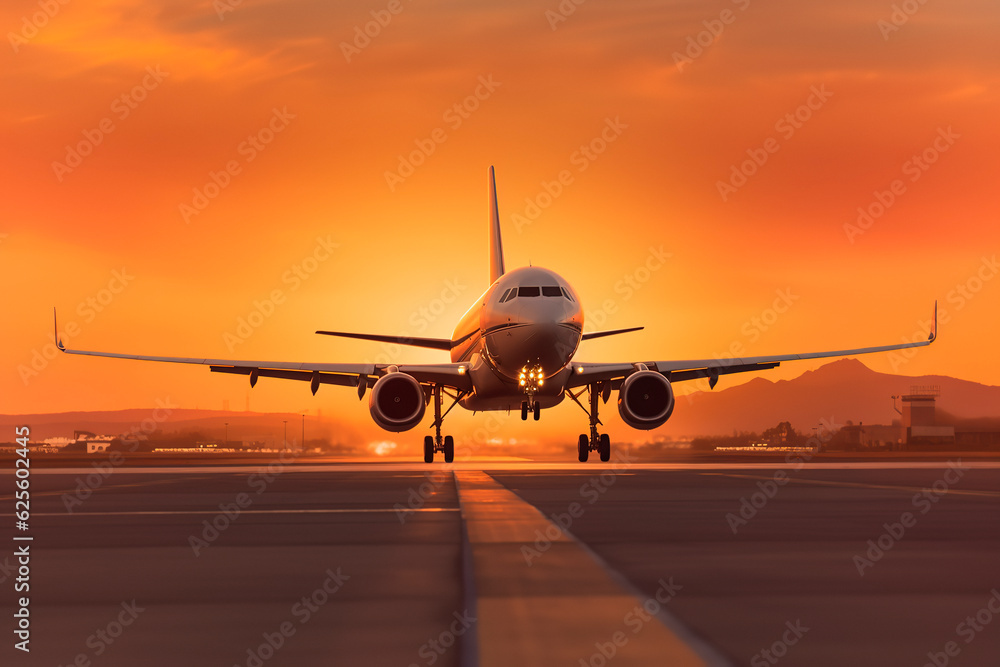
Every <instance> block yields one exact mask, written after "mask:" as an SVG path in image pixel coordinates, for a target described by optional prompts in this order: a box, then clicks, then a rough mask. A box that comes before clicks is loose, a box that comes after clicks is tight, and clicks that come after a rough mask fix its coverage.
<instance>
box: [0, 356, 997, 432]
mask: <svg viewBox="0 0 1000 667" xmlns="http://www.w3.org/2000/svg"><path fill="white" fill-rule="evenodd" d="M725 380H726V376H723V377H722V383H725ZM911 386H937V387H940V389H941V396H940V398H939V399H938V403H937V407H938V413H939V421H941V422H942V423H946V424H948V423H954V421H951V420H961V421H962V422H963V423H964V424H966V425H968V426H972V427H975V428H979V429H989V430H997V425H998V424H1000V387H993V386H988V385H983V384H978V383H976V382H968V381H966V380H958V379H955V378H951V377H947V376H942V375H924V376H920V377H909V376H904V375H890V374H888V373H877V372H875V371H873V370H871V369H869V368H868V367H867V366H865V365H864V364H863V363H861V362H860V361H858V360H857V359H841V360H839V361H834V362H832V363H829V364H826V365H825V366H821V367H820V368H817V369H816V370H814V371H807V372H806V373H803V374H802V375H800V376H799V377H797V378H794V379H792V380H778V381H771V380H768V379H767V378H766V377H756V378H754V379H753V380H751V381H750V382H747V383H746V384H742V385H738V386H736V387H730V388H728V389H722V390H717V391H711V392H695V393H693V394H690V395H689V396H678V397H677V404H676V406H675V407H674V413H673V416H672V417H671V418H670V421H668V422H667V423H666V425H665V426H663V427H662V428H661V429H659V430H658V431H657V433H661V434H663V435H672V436H686V435H721V434H728V433H732V432H733V431H734V430H736V431H757V432H760V431H763V430H764V429H767V428H770V427H772V426H775V425H776V424H778V423H779V422H782V421H790V422H791V423H792V426H794V427H795V428H796V429H797V430H799V431H801V432H805V433H809V432H810V430H811V428H812V427H813V426H816V425H818V424H819V422H820V419H826V420H831V419H832V420H833V422H834V423H835V424H844V423H845V422H847V421H848V420H851V421H853V422H854V423H855V424H856V423H858V422H864V423H866V424H889V423H891V422H892V420H893V419H896V418H898V415H897V414H896V413H895V412H894V411H893V409H892V399H891V398H890V396H898V395H902V394H907V393H909V392H910V387H911ZM896 404H897V406H898V405H899V401H897V402H896ZM609 405H613V404H609ZM164 416H165V417H166V418H165V419H163V421H162V423H158V424H156V425H157V426H158V427H159V430H160V431H162V432H166V433H169V432H188V431H198V432H201V433H203V434H204V435H205V436H206V437H212V438H220V437H222V436H223V433H224V432H226V431H225V429H226V426H225V422H229V427H228V434H229V437H230V438H232V439H234V440H235V439H239V438H242V437H244V436H246V437H251V436H267V435H270V436H272V437H277V438H280V437H282V436H283V433H284V424H282V421H283V420H287V421H288V438H289V440H293V439H295V438H296V437H298V436H299V435H300V433H301V429H302V417H301V416H300V415H298V414H295V413H288V414H283V413H255V412H226V411H222V410H191V409H181V408H173V409H171V411H170V414H169V415H164V413H163V412H157V411H156V410H155V408H140V409H130V410H112V411H101V412H62V413H51V414H33V415H0V430H2V431H4V432H7V433H11V434H13V432H14V426H18V425H21V424H28V425H29V426H31V435H32V439H36V440H43V439H45V438H50V437H53V436H64V437H68V436H71V435H73V431H74V430H76V429H84V430H88V431H92V432H94V433H97V434H99V435H100V434H108V435H117V434H121V433H130V432H132V430H133V429H140V430H141V429H142V428H143V426H146V427H151V426H152V425H154V424H153V421H155V420H156V419H157V418H158V417H164ZM615 419H617V417H615ZM305 430H306V437H307V438H309V439H312V438H317V437H328V436H329V434H331V433H336V434H337V438H338V440H343V441H350V440H352V438H354V433H353V431H354V429H353V428H351V427H350V425H349V424H348V423H342V422H339V421H331V420H329V419H327V418H324V419H322V420H320V419H318V418H317V417H314V416H309V415H306V423H305Z"/></svg>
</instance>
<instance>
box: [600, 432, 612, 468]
mask: <svg viewBox="0 0 1000 667" xmlns="http://www.w3.org/2000/svg"><path fill="white" fill-rule="evenodd" d="M597 452H598V453H599V454H600V455H601V460H602V461H604V462H605V463H607V462H608V461H610V460H611V438H610V437H609V436H608V434H607V433H602V434H601V438H600V440H599V441H598V443H597Z"/></svg>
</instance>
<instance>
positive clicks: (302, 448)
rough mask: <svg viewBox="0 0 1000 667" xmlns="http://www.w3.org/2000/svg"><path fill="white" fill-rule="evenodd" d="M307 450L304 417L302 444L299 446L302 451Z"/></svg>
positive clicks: (303, 417) (303, 421) (303, 418)
mask: <svg viewBox="0 0 1000 667" xmlns="http://www.w3.org/2000/svg"><path fill="white" fill-rule="evenodd" d="M305 449H306V416H305V415H302V443H301V444H300V445H299V450H300V451H305Z"/></svg>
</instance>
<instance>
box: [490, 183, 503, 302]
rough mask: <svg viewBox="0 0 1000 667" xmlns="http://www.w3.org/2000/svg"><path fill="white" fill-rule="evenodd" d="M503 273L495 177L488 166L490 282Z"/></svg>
mask: <svg viewBox="0 0 1000 667" xmlns="http://www.w3.org/2000/svg"><path fill="white" fill-rule="evenodd" d="M502 275H503V241H501V240H500V211H499V209H498V208H497V177H496V174H495V173H494V172H493V167H490V284H491V285H492V284H493V283H494V282H496V279H497V278H499V277H500V276H502Z"/></svg>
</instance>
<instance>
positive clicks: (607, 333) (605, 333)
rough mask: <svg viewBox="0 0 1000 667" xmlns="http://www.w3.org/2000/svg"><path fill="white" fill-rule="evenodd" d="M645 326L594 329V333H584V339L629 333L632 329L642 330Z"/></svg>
mask: <svg viewBox="0 0 1000 667" xmlns="http://www.w3.org/2000/svg"><path fill="white" fill-rule="evenodd" d="M642 329H643V327H632V328H631V329H612V330H611V331H594V332H592V333H585V334H583V340H590V339H591V338H603V337H605V336H614V335H615V334H623V333H629V332H631V331H642Z"/></svg>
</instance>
